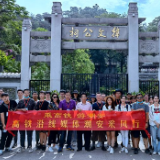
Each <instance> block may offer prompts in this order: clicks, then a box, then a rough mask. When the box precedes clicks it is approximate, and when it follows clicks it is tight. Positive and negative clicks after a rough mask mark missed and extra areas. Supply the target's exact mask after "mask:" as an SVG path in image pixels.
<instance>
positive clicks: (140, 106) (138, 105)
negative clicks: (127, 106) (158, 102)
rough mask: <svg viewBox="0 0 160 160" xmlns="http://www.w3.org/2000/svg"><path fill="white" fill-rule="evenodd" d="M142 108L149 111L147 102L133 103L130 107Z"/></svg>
mask: <svg viewBox="0 0 160 160" xmlns="http://www.w3.org/2000/svg"><path fill="white" fill-rule="evenodd" d="M142 108H143V109H144V111H145V112H147V113H148V112H149V107H148V105H147V104H145V103H143V104H137V103H133V104H132V109H133V110H137V109H142Z"/></svg>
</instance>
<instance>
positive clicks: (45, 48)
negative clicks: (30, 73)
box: [31, 39, 51, 53]
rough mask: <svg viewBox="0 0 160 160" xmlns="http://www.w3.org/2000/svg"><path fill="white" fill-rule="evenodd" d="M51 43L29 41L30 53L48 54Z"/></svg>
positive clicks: (41, 40) (47, 41)
mask: <svg viewBox="0 0 160 160" xmlns="http://www.w3.org/2000/svg"><path fill="white" fill-rule="evenodd" d="M50 52H51V41H50V39H47V40H44V39H37V40H34V39H31V53H50Z"/></svg>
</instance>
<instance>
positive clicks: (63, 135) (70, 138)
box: [59, 131, 73, 148]
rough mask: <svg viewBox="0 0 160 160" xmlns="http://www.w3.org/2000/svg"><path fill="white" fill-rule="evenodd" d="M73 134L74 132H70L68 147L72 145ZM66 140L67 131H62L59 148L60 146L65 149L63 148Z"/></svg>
mask: <svg viewBox="0 0 160 160" xmlns="http://www.w3.org/2000/svg"><path fill="white" fill-rule="evenodd" d="M72 132H73V131H68V136H67V146H70V145H71V140H72ZM65 138H66V131H62V133H61V136H60V144H59V146H60V147H61V148H63V146H64V143H65Z"/></svg>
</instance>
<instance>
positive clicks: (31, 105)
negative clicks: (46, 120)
mask: <svg viewBox="0 0 160 160" xmlns="http://www.w3.org/2000/svg"><path fill="white" fill-rule="evenodd" d="M29 96H30V90H29V89H24V99H22V100H20V101H19V103H18V105H17V111H22V112H27V111H28V110H34V109H35V106H36V104H35V102H34V100H33V99H31V98H30V97H29ZM32 134H33V131H27V141H28V146H27V149H28V152H29V153H30V152H33V149H32ZM24 150H25V131H20V148H19V149H18V150H17V152H19V153H20V152H22V151H24Z"/></svg>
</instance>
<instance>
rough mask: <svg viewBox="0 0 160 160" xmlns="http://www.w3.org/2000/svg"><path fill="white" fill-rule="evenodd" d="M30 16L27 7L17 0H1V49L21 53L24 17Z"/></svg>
mask: <svg viewBox="0 0 160 160" xmlns="http://www.w3.org/2000/svg"><path fill="white" fill-rule="evenodd" d="M25 17H28V12H27V11H26V9H25V7H21V6H19V5H17V4H16V1H15V0H1V1H0V49H1V50H3V51H6V50H9V49H11V50H12V51H14V54H20V49H18V48H20V46H21V28H22V19H23V18H25Z"/></svg>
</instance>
